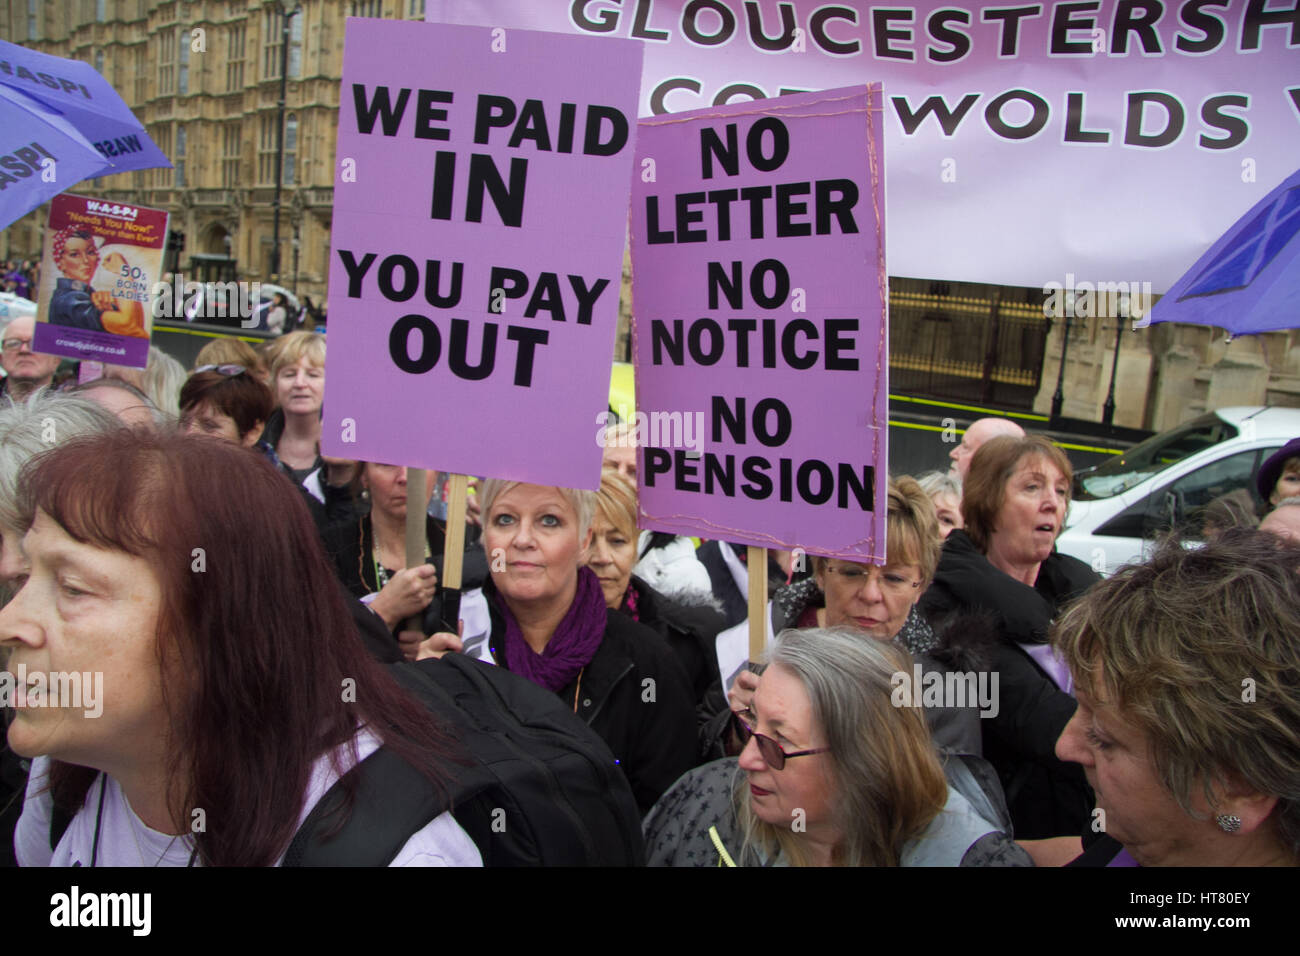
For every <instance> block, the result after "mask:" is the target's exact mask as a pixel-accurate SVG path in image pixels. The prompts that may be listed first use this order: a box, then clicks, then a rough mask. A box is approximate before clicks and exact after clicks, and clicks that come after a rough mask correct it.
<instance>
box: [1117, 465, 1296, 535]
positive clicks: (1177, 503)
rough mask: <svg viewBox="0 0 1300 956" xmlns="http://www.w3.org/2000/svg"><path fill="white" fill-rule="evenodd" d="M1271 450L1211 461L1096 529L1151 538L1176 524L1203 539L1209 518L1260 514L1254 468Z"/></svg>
mask: <svg viewBox="0 0 1300 956" xmlns="http://www.w3.org/2000/svg"><path fill="white" fill-rule="evenodd" d="M1274 450H1275V449H1272V448H1265V449H1262V450H1258V449H1252V450H1250V451H1242V452H1238V453H1237V454H1235V455H1229V456H1227V457H1226V458H1220V459H1219V460H1218V461H1214V462H1210V463H1209V464H1207V465H1205V466H1203V467H1201V468H1198V469H1196V470H1195V471H1193V472H1192V473H1190V474H1187V475H1184V476H1183V477H1181V478H1179V479H1178V480H1176V481H1173V482H1171V483H1169V484H1167V485H1165V486H1164V487H1163V488H1160V489H1158V490H1156V491H1154V492H1152V493H1151V494H1150V495H1147V496H1146V497H1145V498H1143V499H1142V500H1141V501H1139V502H1137V503H1136V504H1134V505H1132V506H1131V507H1129V508H1126V509H1125V510H1124V511H1123V512H1122V513H1120V514H1119V515H1117V516H1116V517H1115V518H1114V519H1112V520H1111V521H1109V522H1107V524H1106V525H1105V526H1104V527H1102V528H1100V529H1098V531H1097V533H1098V534H1101V535H1106V536H1110V537H1128V538H1139V537H1141V538H1149V537H1152V536H1153V535H1155V534H1158V533H1161V532H1165V531H1168V530H1170V529H1171V528H1174V527H1176V528H1177V529H1178V531H1179V533H1180V534H1181V535H1182V536H1183V537H1185V538H1188V539H1191V540H1202V539H1203V538H1204V537H1205V530H1206V524H1207V522H1208V523H1209V524H1211V525H1212V526H1215V527H1219V528H1222V527H1224V526H1227V525H1230V524H1236V523H1239V522H1240V521H1242V520H1243V519H1244V518H1247V517H1248V516H1253V515H1255V514H1257V513H1258V506H1259V501H1258V496H1257V494H1256V493H1255V489H1254V476H1255V470H1256V468H1258V466H1259V463H1260V461H1261V460H1262V458H1261V456H1267V455H1270V454H1272V452H1273V451H1274Z"/></svg>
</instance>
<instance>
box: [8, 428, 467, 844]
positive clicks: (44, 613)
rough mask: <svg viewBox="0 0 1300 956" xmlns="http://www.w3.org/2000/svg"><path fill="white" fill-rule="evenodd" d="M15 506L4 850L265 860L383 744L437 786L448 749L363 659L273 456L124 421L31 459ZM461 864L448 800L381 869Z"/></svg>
mask: <svg viewBox="0 0 1300 956" xmlns="http://www.w3.org/2000/svg"><path fill="white" fill-rule="evenodd" d="M18 498H19V508H20V512H21V514H22V516H23V519H24V522H25V524H26V527H27V531H26V534H25V537H24V538H23V551H24V564H25V567H24V569H23V573H22V574H21V575H20V578H19V581H20V583H21V587H20V588H19V590H18V591H17V593H16V595H15V597H14V599H13V601H12V602H11V603H10V604H8V605H7V606H6V607H5V608H4V609H3V611H0V638H2V639H3V645H4V647H5V648H6V649H7V650H8V651H9V652H10V657H9V663H8V665H7V668H8V670H9V671H10V672H11V673H12V674H14V675H17V683H18V693H17V707H16V718H15V720H14V722H13V724H12V726H11V727H10V729H9V742H10V745H11V746H12V747H13V749H14V750H15V751H17V752H18V753H20V754H23V755H24V756H28V757H35V758H37V759H36V760H35V762H34V763H33V766H32V773H31V780H30V782H29V784H28V789H27V798H26V803H25V805H24V809H23V816H22V818H21V820H20V821H19V824H18V829H17V832H16V834H15V841H14V842H15V846H16V849H17V853H18V859H19V862H20V863H21V864H24V865H29V866H30V865H38V866H39V865H64V866H66V865H82V866H158V865H166V866H186V865H195V864H202V865H205V866H223V865H237V866H263V865H273V864H276V863H277V862H279V861H280V860H282V858H283V856H284V853H285V850H286V848H287V847H288V846H289V843H290V841H291V839H292V837H293V835H294V833H295V832H296V831H297V829H298V828H299V826H300V824H301V823H302V821H303V820H304V819H305V818H306V816H307V814H308V813H309V812H310V811H311V810H312V808H313V807H314V806H315V804H316V803H317V802H318V801H319V800H320V799H321V797H322V796H323V795H324V794H325V793H326V791H327V790H328V789H329V788H330V787H331V786H332V785H333V784H334V783H335V782H336V781H338V780H339V779H340V778H342V780H343V785H344V786H345V787H347V786H350V785H354V782H353V781H352V778H351V777H345V776H344V774H346V773H347V771H348V770H349V769H350V768H351V767H352V766H353V765H355V764H356V763H357V762H359V761H360V760H363V759H365V757H366V756H368V755H369V754H370V753H372V752H373V751H375V750H376V749H377V748H378V747H379V746H381V744H382V745H383V746H384V747H386V748H387V749H388V750H389V751H390V752H393V753H396V754H397V755H399V756H400V757H402V758H403V759H404V760H406V761H407V762H409V763H410V764H411V765H413V766H414V767H417V768H419V771H420V772H421V773H422V774H423V775H424V776H425V777H427V778H428V779H429V780H430V781H431V782H432V784H433V785H434V786H435V787H437V788H440V789H441V790H442V791H443V792H444V793H445V792H446V776H445V774H444V771H443V770H442V769H441V768H444V767H446V766H447V761H448V759H450V758H452V757H453V754H454V751H453V742H452V741H451V739H450V738H448V737H447V736H445V734H444V733H443V732H442V731H441V730H440V729H439V724H438V723H437V721H436V718H435V717H434V715H433V714H432V713H431V712H430V711H429V710H427V709H426V708H425V707H424V706H423V705H421V704H420V703H419V702H418V701H417V700H415V699H414V698H412V697H411V696H409V695H408V694H407V693H406V692H404V691H403V690H402V689H401V687H400V686H399V685H398V683H397V682H396V681H395V680H394V679H393V677H392V676H391V675H390V673H389V671H387V670H386V669H385V668H384V667H383V666H382V665H380V664H378V663H377V662H375V661H374V660H373V659H372V658H371V657H370V656H369V654H368V653H367V651H366V649H365V647H364V645H363V644H362V642H361V641H360V639H359V638H358V637H357V634H356V633H355V631H354V629H353V626H352V621H351V618H350V616H349V614H348V610H347V607H346V605H345V603H344V594H343V591H342V589H341V588H340V587H339V585H338V583H337V582H336V581H335V579H334V574H333V572H332V570H331V569H330V566H329V564H328V563H327V561H326V558H325V555H324V552H323V550H322V549H321V547H320V542H319V540H318V538H317V535H316V529H315V528H314V527H313V525H312V522H311V520H310V518H309V517H308V514H307V510H306V508H305V506H304V505H303V503H302V501H301V500H300V498H299V496H298V494H297V493H296V492H295V491H294V489H293V488H292V487H291V486H290V485H289V483H287V482H285V481H284V480H283V478H281V477H280V475H278V474H277V473H276V470H275V469H274V467H272V466H271V465H270V464H269V463H267V462H266V461H264V460H262V459H260V458H259V457H258V456H256V455H250V454H248V453H247V452H246V451H245V450H243V449H241V448H239V447H237V446H236V445H235V444H233V443H227V442H220V441H213V440H211V439H209V438H204V437H186V436H183V435H158V434H155V433H151V432H143V431H123V432H118V433H115V434H113V435H111V436H106V437H94V438H88V439H84V440H78V441H74V442H69V443H68V444H66V445H63V446H61V447H59V448H57V449H55V450H54V451H52V452H50V453H49V454H47V455H44V456H41V457H40V458H38V459H36V460H35V461H34V462H33V464H32V465H31V466H29V467H28V468H27V469H26V470H25V471H24V473H23V476H22V479H21V481H20V486H19V494H18ZM249 515H256V516H257V518H256V520H250V519H249ZM286 595H301V598H300V599H299V600H297V601H295V602H294V606H293V607H292V609H287V608H286V607H285V603H286ZM269 607H274V608H275V609H276V611H275V613H267V608H269ZM74 673H75V674H78V675H82V676H83V678H84V682H83V688H82V690H83V693H82V694H81V698H82V699H80V700H78V701H69V700H66V699H64V700H58V701H52V700H50V699H49V698H48V697H46V699H42V697H43V696H44V695H43V687H49V688H50V689H51V690H52V689H53V687H54V685H53V684H52V683H51V684H44V680H43V678H44V675H45V674H50V675H56V674H57V675H71V674H74ZM92 677H93V678H94V680H93V681H92V679H91V678H92ZM92 687H93V688H94V689H93V691H92V690H91V688H92ZM65 696H66V695H65ZM50 704H57V705H59V706H50ZM351 796H354V797H355V796H356V794H351ZM343 812H346V813H350V812H351V804H350V803H349V804H348V805H347V809H346V810H344V811H343ZM60 815H62V816H63V817H64V818H65V819H66V818H69V817H70V818H71V822H70V824H68V825H67V827H66V830H63V832H62V835H61V837H58V838H57V839H55V837H57V836H58V834H59V830H60V828H59V827H58V826H55V825H53V824H52V820H55V819H58V818H59V816H60ZM339 822H340V823H341V822H342V821H339ZM51 844H54V846H53V849H51ZM479 863H480V857H479V854H478V851H477V849H476V848H475V846H474V844H473V842H472V840H471V839H470V838H469V836H468V835H467V834H466V833H465V831H464V830H462V829H461V827H460V826H459V825H458V824H457V823H456V822H455V820H454V819H453V818H452V817H451V815H450V814H448V813H444V814H441V815H440V816H438V817H436V818H435V819H434V820H433V821H432V822H431V823H429V824H428V825H427V826H425V827H424V828H423V829H421V830H419V831H417V832H416V833H415V834H414V835H413V836H412V837H411V838H410V839H409V840H408V841H407V843H406V844H405V845H404V846H403V847H402V848H401V849H400V850H399V852H398V854H397V856H396V858H395V859H394V860H393V862H392V865H478V864H479Z"/></svg>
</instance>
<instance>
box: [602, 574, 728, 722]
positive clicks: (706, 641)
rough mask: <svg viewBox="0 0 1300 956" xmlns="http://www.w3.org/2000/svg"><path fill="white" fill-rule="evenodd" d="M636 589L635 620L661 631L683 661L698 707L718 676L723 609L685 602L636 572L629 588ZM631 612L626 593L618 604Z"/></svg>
mask: <svg viewBox="0 0 1300 956" xmlns="http://www.w3.org/2000/svg"><path fill="white" fill-rule="evenodd" d="M633 589H635V591H636V618H635V619H636V620H638V621H640V622H641V623H642V624H644V625H645V626H646V627H648V628H650V629H651V630H652V631H654V632H655V633H656V634H658V635H659V636H660V637H661V638H663V639H664V641H665V642H666V643H667V644H668V646H669V647H671V648H672V649H673V652H674V653H675V654H676V655H677V659H678V661H680V662H681V665H682V668H683V670H685V671H686V676H687V678H688V680H689V681H690V686H691V693H692V699H693V700H694V702H695V704H696V706H697V707H698V706H699V705H700V704H701V703H702V702H703V701H704V697H705V694H707V693H708V690H709V686H710V685H711V684H713V683H714V682H715V681H717V680H718V679H719V678H718V655H717V651H716V648H715V647H714V642H715V641H716V640H717V637H718V632H719V631H721V630H722V629H723V627H724V626H725V622H724V621H723V617H722V613H721V612H720V611H718V610H717V609H716V608H713V607H710V606H709V605H707V604H705V605H700V604H686V603H683V601H682V600H681V599H679V598H673V597H668V596H665V595H663V594H661V593H659V592H658V591H656V590H655V589H654V588H652V587H651V586H650V585H648V584H646V583H645V582H644V581H642V580H641V579H640V578H639V577H637V576H636V575H635V574H634V575H632V580H631V581H630V582H629V584H628V590H629V591H631V590H633ZM619 610H620V611H622V612H623V613H624V614H629V616H630V612H629V610H628V600H627V597H626V596H624V598H623V605H622V607H620V608H619Z"/></svg>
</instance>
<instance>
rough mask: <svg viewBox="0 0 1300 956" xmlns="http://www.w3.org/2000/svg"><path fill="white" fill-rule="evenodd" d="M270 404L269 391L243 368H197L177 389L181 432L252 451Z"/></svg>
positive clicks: (209, 366) (236, 366) (229, 366)
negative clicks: (179, 389)
mask: <svg viewBox="0 0 1300 956" xmlns="http://www.w3.org/2000/svg"><path fill="white" fill-rule="evenodd" d="M271 401H272V400H271V390H270V389H269V388H267V387H266V386H265V385H263V384H262V383H261V382H260V381H258V380H257V378H255V377H254V376H253V375H252V374H251V373H249V372H248V371H247V370H246V369H245V368H244V366H242V365H200V366H199V367H198V368H196V369H195V370H194V374H193V375H191V376H190V377H189V379H188V380H187V381H186V382H185V384H184V385H183V386H182V387H181V431H183V432H186V433H187V434H201V435H211V436H213V437H214V438H223V439H225V440H226V441H228V442H233V443H234V444H236V445H242V446H243V447H244V448H252V447H253V446H255V445H257V444H258V437H259V436H260V435H261V434H262V429H263V427H264V426H265V425H266V420H267V418H268V417H269V416H270V414H271ZM264 450H266V451H269V448H266V449H264Z"/></svg>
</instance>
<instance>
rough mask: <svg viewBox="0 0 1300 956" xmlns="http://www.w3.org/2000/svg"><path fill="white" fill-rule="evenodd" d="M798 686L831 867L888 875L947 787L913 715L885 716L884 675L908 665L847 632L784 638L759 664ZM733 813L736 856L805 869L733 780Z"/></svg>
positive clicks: (788, 839)
mask: <svg viewBox="0 0 1300 956" xmlns="http://www.w3.org/2000/svg"><path fill="white" fill-rule="evenodd" d="M767 663H768V667H780V668H783V669H784V670H786V671H787V672H788V673H790V674H791V675H792V676H793V677H795V679H797V680H798V681H799V683H800V684H802V685H803V688H804V690H805V691H807V693H808V697H809V700H810V701H811V702H812V714H813V720H814V721H815V722H816V725H817V726H819V727H820V728H821V729H822V732H823V733H824V735H825V739H826V745H827V746H828V747H829V748H830V752H829V753H828V754H827V757H828V758H829V760H828V761H827V764H828V766H829V768H830V769H829V772H828V774H827V777H826V787H827V790H828V792H829V793H830V794H831V795H832V799H831V800H830V803H831V805H832V806H834V808H835V810H834V813H835V826H836V828H837V829H838V830H839V832H840V834H841V835H842V839H841V841H840V843H839V845H838V846H836V847H835V849H834V851H833V853H832V863H833V864H834V865H835V866H897V865H898V864H899V861H900V859H901V857H902V853H903V844H905V843H906V842H907V841H908V840H909V839H911V838H913V837H915V836H917V835H918V834H919V833H921V831H922V830H924V829H925V828H926V827H927V826H929V824H930V822H931V821H932V820H934V818H935V817H936V816H937V815H938V814H939V812H940V811H941V810H942V809H943V807H944V804H945V803H946V802H947V799H948V783H947V781H946V779H945V778H944V775H943V768H942V767H941V766H940V764H939V757H938V755H937V753H936V752H935V749H934V743H933V742H932V741H931V739H930V728H929V727H928V726H927V724H926V722H925V717H924V716H923V715H922V711H921V710H919V709H917V708H913V707H895V706H894V705H893V702H892V699H891V694H892V693H893V684H892V682H891V678H892V676H893V675H894V674H896V673H899V672H903V673H908V674H910V673H911V672H912V656H911V655H910V654H908V652H907V651H906V650H905V649H903V648H902V647H899V646H898V645H896V644H889V643H885V642H882V641H877V640H874V639H873V638H870V637H867V636H866V635H864V634H862V633H861V632H859V631H855V630H852V629H849V628H808V629H806V630H793V629H791V630H785V631H782V632H781V633H780V635H778V637H777V639H776V643H775V644H774V645H773V647H772V650H771V652H770V653H769V655H768V661H767ZM734 798H735V800H736V812H737V816H738V819H739V822H740V828H741V832H742V833H744V834H745V850H742V855H748V854H747V853H746V851H747V850H751V849H752V848H755V847H760V848H762V850H763V851H764V852H765V853H766V854H767V856H768V858H769V859H771V858H772V857H773V856H774V855H775V854H776V852H777V850H778V849H779V850H780V852H781V853H782V854H783V855H784V857H785V859H786V860H787V861H788V862H789V863H790V864H791V865H792V866H806V865H808V863H809V860H808V854H807V851H806V847H805V846H804V843H803V841H802V839H801V838H800V836H799V834H797V833H795V832H793V830H792V829H790V828H789V827H777V826H773V825H772V824H768V823H764V822H763V821H761V820H759V819H758V817H756V816H755V815H754V812H753V808H752V807H751V805H750V801H749V789H748V786H747V776H746V774H744V773H743V772H742V773H740V774H737V780H736V791H735V794H734Z"/></svg>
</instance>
